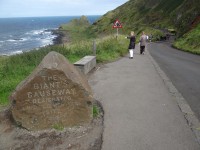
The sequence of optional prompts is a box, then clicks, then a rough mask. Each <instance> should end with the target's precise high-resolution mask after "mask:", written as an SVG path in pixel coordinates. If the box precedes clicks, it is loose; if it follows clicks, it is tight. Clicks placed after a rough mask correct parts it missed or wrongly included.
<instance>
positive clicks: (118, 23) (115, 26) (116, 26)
mask: <svg viewBox="0 0 200 150" xmlns="http://www.w3.org/2000/svg"><path fill="white" fill-rule="evenodd" d="M113 28H116V29H117V37H118V32H119V28H122V24H121V23H120V21H119V20H118V19H117V20H115V22H114V25H113Z"/></svg>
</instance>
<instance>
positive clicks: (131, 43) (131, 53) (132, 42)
mask: <svg viewBox="0 0 200 150" xmlns="http://www.w3.org/2000/svg"><path fill="white" fill-rule="evenodd" d="M126 38H127V39H130V43H129V46H128V49H129V56H130V57H129V58H130V59H133V52H134V51H133V50H134V49H135V34H134V32H133V31H131V33H130V36H128V37H126Z"/></svg>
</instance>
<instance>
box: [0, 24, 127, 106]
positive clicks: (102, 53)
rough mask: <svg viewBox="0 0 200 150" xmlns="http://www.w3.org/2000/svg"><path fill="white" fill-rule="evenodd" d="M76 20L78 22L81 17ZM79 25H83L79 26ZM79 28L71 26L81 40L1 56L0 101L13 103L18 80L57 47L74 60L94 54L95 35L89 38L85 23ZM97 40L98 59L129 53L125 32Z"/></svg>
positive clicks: (115, 57)
mask: <svg viewBox="0 0 200 150" xmlns="http://www.w3.org/2000/svg"><path fill="white" fill-rule="evenodd" d="M74 23H77V21H75V22H74ZM74 23H71V25H69V26H68V28H71V26H74ZM76 29H79V28H78V26H77V27H76ZM76 32H77V31H76V30H70V35H71V36H72V37H77V36H78V35H79V36H80V37H78V39H79V41H77V40H74V41H72V42H71V43H68V44H65V45H63V44H61V45H54V46H48V47H44V48H40V49H39V50H31V51H29V52H26V53H23V54H18V55H13V56H9V57H0V105H7V104H8V103H9V101H8V97H9V95H10V94H11V92H12V91H13V90H14V89H15V88H16V86H17V84H19V82H21V81H22V80H24V79H25V78H26V77H27V76H28V75H29V74H30V73H31V72H32V71H33V69H34V68H35V67H36V66H37V65H38V64H39V63H40V62H41V60H42V59H43V58H44V56H45V55H46V54H47V53H48V52H50V51H57V52H59V53H61V54H63V55H64V56H65V57H66V58H67V59H68V60H69V61H70V62H71V63H74V62H76V61H77V60H79V59H80V58H82V57H84V56H86V55H92V54H93V52H92V44H93V41H94V38H93V39H87V38H85V37H86V36H88V35H85V34H86V32H85V30H83V29H82V26H81V28H80V30H79V34H78V35H77V33H76ZM83 35H85V36H83ZM81 38H83V39H84V41H82V40H81ZM86 39H87V40H86ZM95 41H96V55H97V62H98V63H103V62H108V61H112V60H115V59H117V58H119V57H120V56H123V55H124V54H126V53H127V45H128V41H127V40H126V39H125V38H124V37H123V36H119V37H118V39H116V37H114V36H107V37H104V38H99V39H96V40H95Z"/></svg>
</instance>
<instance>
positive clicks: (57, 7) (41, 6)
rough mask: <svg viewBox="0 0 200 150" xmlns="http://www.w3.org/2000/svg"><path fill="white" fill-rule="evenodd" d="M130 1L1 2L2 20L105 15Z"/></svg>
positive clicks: (53, 0)
mask: <svg viewBox="0 0 200 150" xmlns="http://www.w3.org/2000/svg"><path fill="white" fill-rule="evenodd" d="M127 1H128V0H0V18H7V17H35V16H73V15H103V14H105V13H106V12H108V11H110V10H113V9H115V8H116V7H118V6H120V5H122V4H124V3H125V2H127Z"/></svg>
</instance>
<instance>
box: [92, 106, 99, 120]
mask: <svg viewBox="0 0 200 150" xmlns="http://www.w3.org/2000/svg"><path fill="white" fill-rule="evenodd" d="M99 114H100V110H99V107H98V106H96V105H94V106H93V118H96V117H98V116H99Z"/></svg>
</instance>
